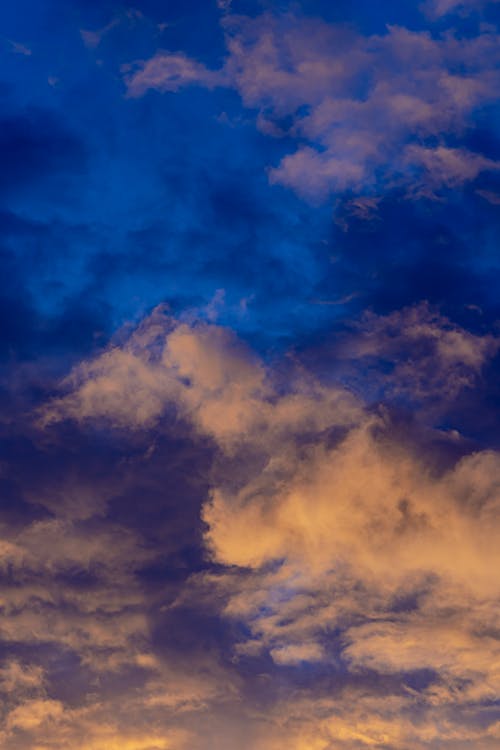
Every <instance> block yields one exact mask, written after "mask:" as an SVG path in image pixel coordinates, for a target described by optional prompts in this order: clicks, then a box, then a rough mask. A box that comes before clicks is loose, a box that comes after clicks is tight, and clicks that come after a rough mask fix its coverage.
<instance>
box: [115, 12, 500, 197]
mask: <svg viewBox="0 0 500 750" xmlns="http://www.w3.org/2000/svg"><path fill="white" fill-rule="evenodd" d="M452 5H453V7H454V6H456V5H457V4H456V3H453V4H450V3H448V4H444V3H437V4H435V7H434V6H433V10H432V12H434V13H439V14H440V15H442V14H444V13H446V12H448V11H449V10H451V7H452ZM223 25H224V29H225V32H226V44H227V50H228V54H227V58H226V61H225V64H224V66H223V67H222V68H221V69H219V70H218V71H210V70H208V69H207V68H205V67H204V66H203V65H202V64H201V63H199V62H197V61H195V60H191V59H189V58H187V57H186V56H185V55H184V54H182V53H175V54H171V53H164V52H159V53H157V54H156V55H155V56H154V57H152V58H151V59H150V60H148V61H145V62H141V63H139V64H138V65H137V66H136V67H135V69H134V70H133V72H127V73H126V75H125V81H126V84H127V90H128V94H129V95H130V96H140V95H143V94H144V93H145V92H146V91H147V90H148V89H157V90H159V91H177V90H178V89H179V88H180V87H182V86H184V85H187V84H192V83H196V84H197V85H201V86H206V87H208V88H212V87H214V86H216V85H225V86H229V87H231V88H235V89H236V90H237V91H238V92H239V93H240V95H241V97H242V100H243V103H244V104H245V105H246V106H247V107H249V108H253V109H256V110H258V116H257V125H258V127H259V128H260V129H261V130H263V132H266V133H268V134H274V135H285V134H286V135H287V136H289V137H291V138H292V139H294V140H295V141H296V142H297V143H298V144H300V145H298V148H297V149H296V150H295V151H294V152H292V153H290V154H288V155H286V156H285V157H284V158H283V159H282V161H281V163H280V164H278V165H277V166H273V167H272V168H271V169H270V170H269V178H270V181H271V182H272V183H281V184H283V185H285V186H286V187H289V188H291V189H293V190H295V191H296V192H297V193H298V194H299V195H301V196H302V197H303V198H305V199H306V200H310V201H312V202H321V201H323V200H324V199H326V198H327V197H328V196H329V195H331V194H333V193H343V192H345V191H354V192H355V193H358V194H367V195H370V194H377V192H379V191H386V190H390V189H392V188H399V189H401V188H403V189H404V190H406V191H407V192H408V195H412V196H415V195H426V196H428V197H434V195H435V193H436V192H439V191H441V190H446V189H452V188H458V187H460V186H462V185H464V184H465V183H467V182H471V181H473V180H475V179H476V178H477V176H478V175H479V174H480V173H481V172H483V171H485V170H486V171H487V170H491V169H495V170H496V169H498V163H497V162H495V161H493V160H491V159H488V158H486V157H484V156H483V155H481V154H478V153H475V152H472V151H470V150H468V149H467V148H465V147H460V148H457V147H456V146H451V145H450V144H449V140H450V139H451V138H454V139H456V138H460V137H461V136H462V135H463V133H464V131H465V130H466V129H467V128H468V127H470V126H471V125H472V121H473V120H472V118H473V113H474V111H475V110H476V109H477V108H478V107H480V106H482V105H484V104H486V103H488V102H491V101H493V100H494V99H495V96H496V91H497V89H498V84H499V77H498V75H499V74H498V62H499V57H498V39H497V35H496V33H494V32H493V31H485V32H483V33H481V34H479V35H478V36H475V37H474V36H473V37H471V38H460V39H459V38H458V37H456V36H454V35H453V33H451V32H450V33H448V34H446V35H442V36H437V37H432V36H431V35H430V34H429V33H428V32H414V31H410V30H408V29H405V28H402V27H396V26H392V27H388V30H387V33H386V34H383V35H377V36H371V37H364V36H362V35H360V34H356V33H354V32H353V31H351V30H348V29H346V28H344V27H340V26H334V25H331V24H327V23H325V22H323V21H318V20H311V19H304V18H296V17H294V16H291V15H282V16H272V15H262V16H260V17H257V18H253V19H250V18H247V17H242V16H233V15H231V14H229V15H227V16H225V17H224V20H223ZM311 40H314V43H312V42H311ZM287 118H288V120H289V122H288V124H287V125H286V126H285V125H284V124H283V123H284V122H285V121H286V119H287Z"/></svg>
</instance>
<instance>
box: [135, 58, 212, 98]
mask: <svg viewBox="0 0 500 750" xmlns="http://www.w3.org/2000/svg"><path fill="white" fill-rule="evenodd" d="M124 72H125V80H126V83H127V93H128V96H130V97H138V96H143V95H144V94H145V92H146V91H148V90H149V89H157V90H158V91H161V92H165V91H178V90H179V89H180V88H182V87H183V86H189V85H193V84H196V85H198V86H205V87H206V88H209V89H211V88H214V87H215V86H220V85H222V84H223V81H224V77H223V75H222V74H221V73H220V72H218V71H212V70H209V69H208V68H206V67H205V66H204V65H202V64H201V63H199V62H196V60H192V59H190V58H189V57H187V56H186V55H185V54H184V53H182V52H178V53H169V52H159V53H158V54H157V55H155V57H153V58H152V59H151V60H147V61H144V62H140V63H135V64H134V66H133V67H132V69H131V70H130V69H129V67H128V66H126V68H125V69H124Z"/></svg>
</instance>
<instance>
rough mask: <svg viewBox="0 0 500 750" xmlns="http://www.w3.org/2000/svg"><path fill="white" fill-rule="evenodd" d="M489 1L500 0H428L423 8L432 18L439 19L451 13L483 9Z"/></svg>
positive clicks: (495, 0)
mask: <svg viewBox="0 0 500 750" xmlns="http://www.w3.org/2000/svg"><path fill="white" fill-rule="evenodd" d="M488 1H489V2H491V3H495V2H498V0H427V2H425V3H424V5H423V9H424V11H425V12H426V13H427V14H428V15H429V16H430V17H431V18H433V19H439V18H441V17H442V16H446V15H448V14H449V13H457V12H459V13H469V12H471V11H474V10H481V9H482V8H483V7H484V6H485V5H486V4H487V3H488Z"/></svg>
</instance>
